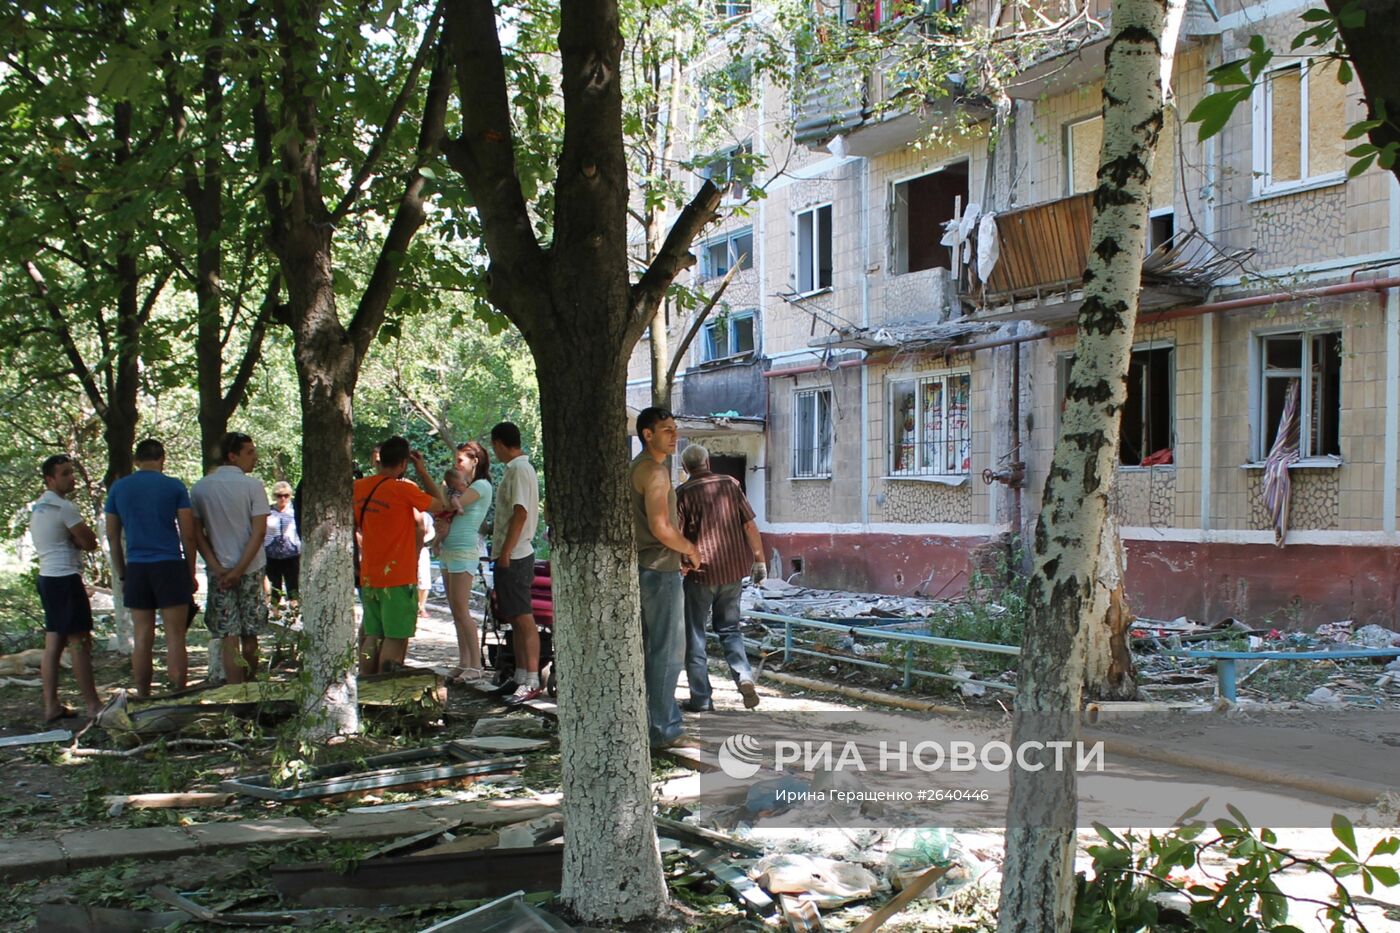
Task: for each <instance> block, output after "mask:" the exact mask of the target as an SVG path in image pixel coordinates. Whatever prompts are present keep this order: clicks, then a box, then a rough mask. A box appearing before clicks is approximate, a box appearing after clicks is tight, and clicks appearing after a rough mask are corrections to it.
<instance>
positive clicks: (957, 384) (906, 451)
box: [889, 372, 972, 476]
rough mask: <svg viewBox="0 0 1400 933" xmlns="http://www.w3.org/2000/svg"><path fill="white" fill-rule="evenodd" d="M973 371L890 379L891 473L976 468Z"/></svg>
mask: <svg viewBox="0 0 1400 933" xmlns="http://www.w3.org/2000/svg"><path fill="white" fill-rule="evenodd" d="M971 398H972V375H971V374H970V373H966V372H962V373H945V374H942V375H937V376H923V377H920V378H917V379H907V380H900V381H897V382H891V383H890V416H889V417H890V420H889V425H890V433H889V437H890V475H891V476H965V475H967V474H968V473H969V472H970V471H971V470H972V427H971V419H970V416H969V413H970V402H971Z"/></svg>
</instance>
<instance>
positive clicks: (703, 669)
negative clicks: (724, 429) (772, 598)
mask: <svg viewBox="0 0 1400 933" xmlns="http://www.w3.org/2000/svg"><path fill="white" fill-rule="evenodd" d="M681 465H682V466H684V467H685V472H686V474H687V475H688V477H689V478H688V479H687V480H686V481H685V482H684V483H682V484H681V486H680V488H679V489H677V490H676V505H677V511H678V512H679V514H680V525H681V533H682V534H683V535H685V537H686V538H687V539H688V540H690V541H692V542H694V543H695V546H696V548H698V549H699V551H700V567H699V569H697V570H691V571H690V572H689V573H687V574H686V576H685V630H686V645H685V673H686V680H687V681H688V682H689V683H690V701H689V702H688V703H687V704H686V705H685V709H686V710H687V711H689V712H692V713H703V712H706V711H709V710H713V709H714V704H713V703H712V702H711V688H710V673H709V669H708V663H709V659H708V658H707V657H706V654H705V625H706V623H707V622H709V620H710V618H711V617H713V618H714V627H715V634H716V635H718V636H719V640H720V644H721V645H722V646H723V647H724V659H725V661H727V662H728V664H729V671H730V673H731V674H732V675H733V676H734V682H735V683H736V684H738V686H739V693H740V694H741V695H742V696H743V698H744V706H745V707H746V708H747V709H753V708H754V707H755V706H757V705H758V691H757V690H756V689H755V688H754V682H753V671H752V669H750V667H749V657H748V654H747V653H746V652H745V651H744V635H743V632H742V631H740V628H739V623H740V617H739V595H740V592H741V590H742V587H743V579H744V577H745V576H750V575H751V576H752V577H753V581H754V582H755V583H762V582H763V578H764V577H765V576H767V567H766V566H765V565H764V563H763V540H762V539H761V538H760V537H759V534H758V524H757V523H756V522H755V521H754V512H753V507H752V506H750V505H749V500H748V499H747V498H745V496H744V492H743V490H742V489H741V488H740V487H739V483H738V481H737V480H735V479H734V478H733V477H732V476H725V475H724V474H722V473H715V472H712V471H711V470H710V452H709V451H708V450H706V449H705V448H704V447H702V446H700V445H699V444H691V445H690V446H688V447H687V448H686V449H685V450H684V451H682V452H681Z"/></svg>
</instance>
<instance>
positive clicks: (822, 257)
mask: <svg viewBox="0 0 1400 933" xmlns="http://www.w3.org/2000/svg"><path fill="white" fill-rule="evenodd" d="M795 220H796V223H795V224H794V226H793V234H794V236H796V238H797V245H796V248H795V249H794V250H793V251H792V254H793V256H794V257H795V259H796V268H795V269H794V270H793V279H794V281H793V284H794V286H795V287H796V289H797V292H798V294H800V295H808V294H811V293H812V292H817V291H821V290H822V289H824V288H830V287H831V205H830V204H827V205H825V206H823V207H814V208H811V209H810V210H805V211H802V212H800V213H799V214H798V215H797V217H796V218H795Z"/></svg>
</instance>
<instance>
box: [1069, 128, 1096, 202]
mask: <svg viewBox="0 0 1400 933" xmlns="http://www.w3.org/2000/svg"><path fill="white" fill-rule="evenodd" d="M1101 148H1103V117H1101V116H1100V117H1090V118H1089V119H1087V120H1080V121H1079V122H1078V123H1071V124H1070V125H1069V126H1067V127H1065V167H1066V175H1067V177H1068V181H1069V191H1068V192H1067V193H1068V194H1082V193H1083V192H1085V191H1093V190H1094V188H1095V187H1096V186H1097V184H1098V182H1097V178H1098V175H1099V150H1100V149H1101Z"/></svg>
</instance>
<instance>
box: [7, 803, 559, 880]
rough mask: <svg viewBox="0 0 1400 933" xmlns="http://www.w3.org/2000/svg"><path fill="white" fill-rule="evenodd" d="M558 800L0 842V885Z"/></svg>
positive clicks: (390, 830) (423, 825)
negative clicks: (315, 822)
mask: <svg viewBox="0 0 1400 933" xmlns="http://www.w3.org/2000/svg"><path fill="white" fill-rule="evenodd" d="M558 805H559V804H558V796H557V795H541V796H540V797H538V798H519V799H510V800H480V801H471V802H468V803H459V804H444V805H441V806H435V807H429V808H426V809H416V810H395V811H392V812H388V813H383V812H380V813H348V812H347V813H341V814H338V815H336V816H333V817H331V818H329V819H327V820H324V821H322V822H321V823H320V825H312V824H311V823H309V822H307V821H306V820H303V819H300V818H299V817H284V818H281V819H273V820H241V821H238V822H214V823H198V824H195V825H192V826H152V827H146V828H142V829H79V830H73V831H71V832H64V833H59V834H58V835H56V836H30V837H20V838H8V839H4V840H0V881H5V882H12V881H24V880H27V879H30V878H45V877H54V876H56V875H60V874H62V873H64V872H67V871H72V870H77V869H83V868H92V867H95V866H99V865H106V864H109V863H111V862H117V861H122V860H124V859H177V858H182V857H185V856H189V855H196V854H208V853H210V852H213V851H216V850H217V851H225V850H228V849H241V848H249V847H252V846H271V845H285V844H286V843H289V842H302V841H313V842H347V841H348V842H376V841H382V840H390V839H400V838H402V837H404V836H412V835H415V834H417V833H425V832H428V831H429V830H433V829H440V830H449V829H452V828H454V827H456V826H459V825H462V824H464V823H465V824H467V825H470V826H476V827H482V828H489V827H493V826H501V825H504V824H507V823H516V822H519V821H521V820H529V819H534V818H535V817H538V816H542V815H544V814H545V813H547V812H549V811H551V810H553V809H555V808H556V807H557V806H558Z"/></svg>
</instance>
